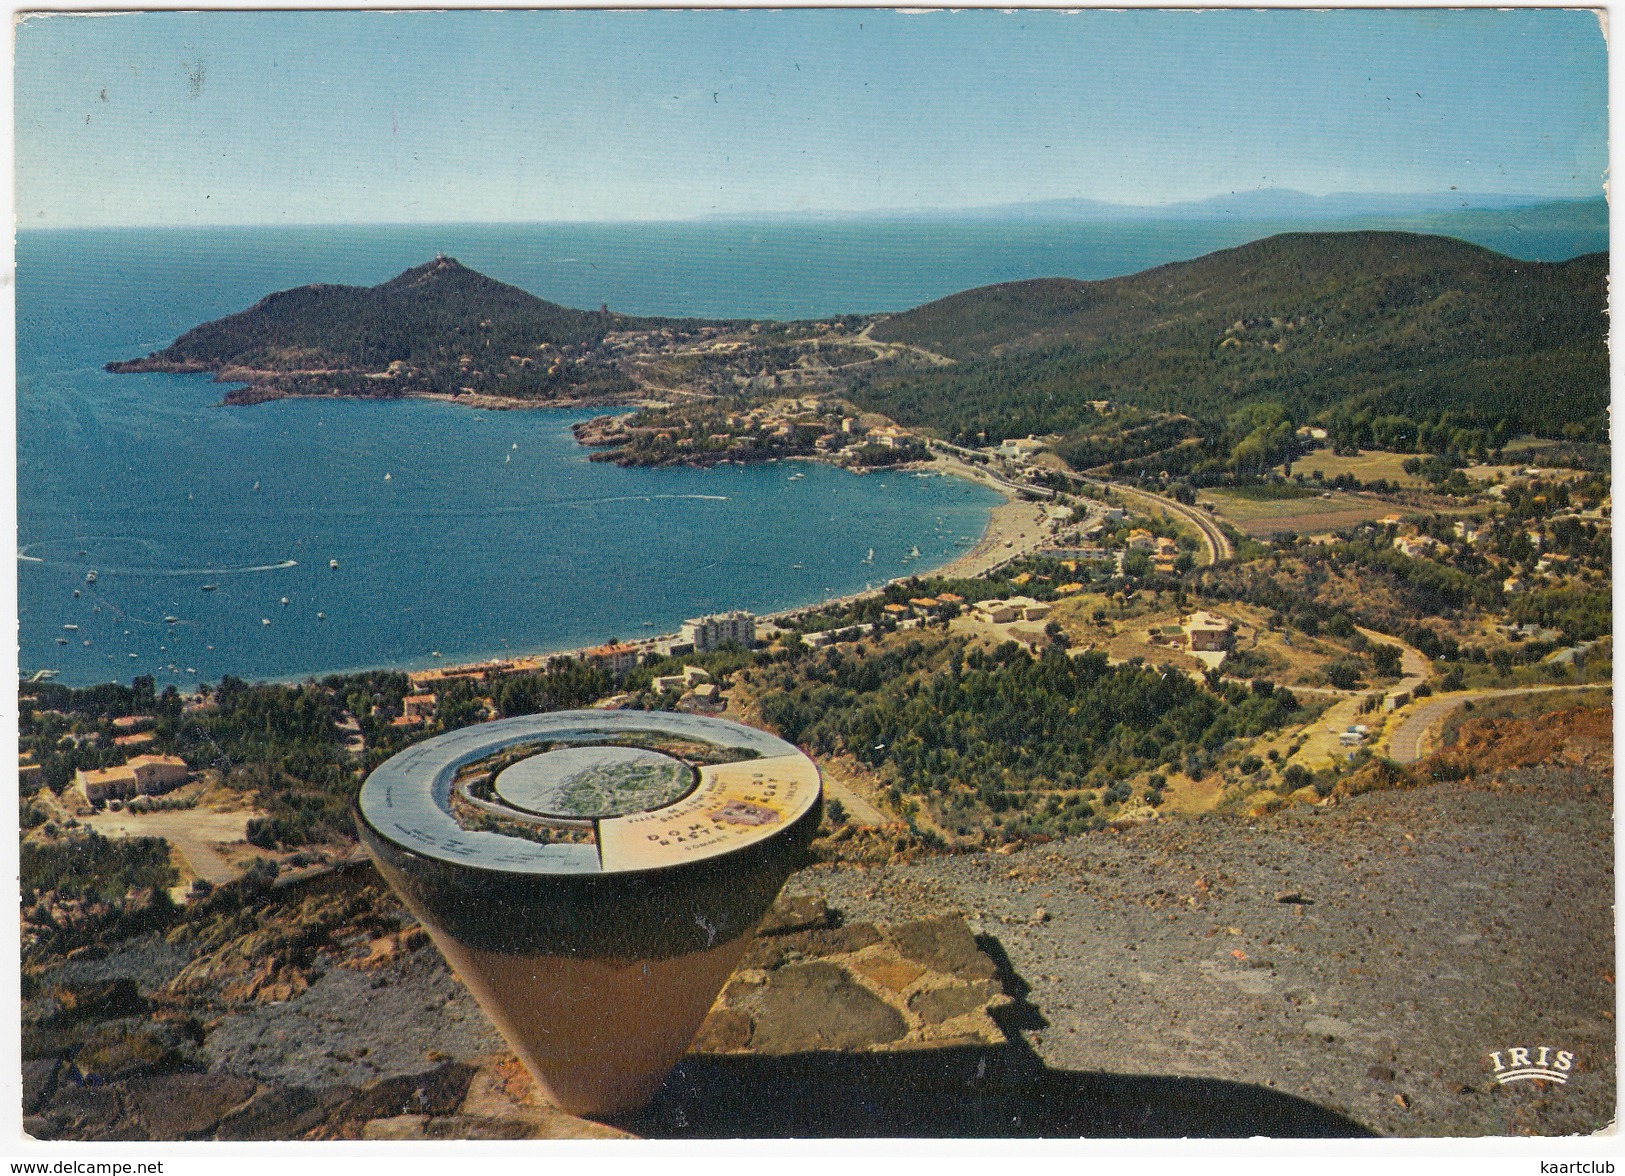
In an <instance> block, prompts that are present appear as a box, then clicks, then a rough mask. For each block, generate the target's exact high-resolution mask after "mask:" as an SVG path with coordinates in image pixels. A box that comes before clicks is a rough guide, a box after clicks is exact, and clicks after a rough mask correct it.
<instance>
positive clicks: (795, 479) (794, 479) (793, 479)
mask: <svg viewBox="0 0 1625 1176" xmlns="http://www.w3.org/2000/svg"><path fill="white" fill-rule="evenodd" d="M806 476H807V475H806V474H803V473H801V472H799V471H797V472H796V473H793V474H791V475H790V476H789V477H788V478H786V479H785V481H787V482H799V481H800V480H801V479H802V478H805V477H806Z"/></svg>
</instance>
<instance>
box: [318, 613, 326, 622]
mask: <svg viewBox="0 0 1625 1176" xmlns="http://www.w3.org/2000/svg"><path fill="white" fill-rule="evenodd" d="M316 619H317V620H318V621H325V620H326V619H327V614H326V613H324V612H319V613H317V614H316Z"/></svg>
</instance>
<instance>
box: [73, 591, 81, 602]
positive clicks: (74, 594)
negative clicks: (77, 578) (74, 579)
mask: <svg viewBox="0 0 1625 1176" xmlns="http://www.w3.org/2000/svg"><path fill="white" fill-rule="evenodd" d="M79 597H80V592H79V589H77V588H75V589H74V590H73V598H74V599H75V600H78V599H79Z"/></svg>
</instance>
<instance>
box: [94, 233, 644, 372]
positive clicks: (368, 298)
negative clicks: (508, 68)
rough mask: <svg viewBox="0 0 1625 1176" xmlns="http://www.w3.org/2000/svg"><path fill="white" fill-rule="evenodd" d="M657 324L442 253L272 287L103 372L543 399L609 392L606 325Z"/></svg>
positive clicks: (624, 327)
mask: <svg viewBox="0 0 1625 1176" xmlns="http://www.w3.org/2000/svg"><path fill="white" fill-rule="evenodd" d="M664 321H665V320H656V319H635V318H628V317H626V316H624V315H618V314H613V313H611V312H609V311H607V310H601V311H584V310H573V309H571V308H569V307H565V306H559V305H557V304H555V303H552V302H547V301H544V300H543V299H540V298H537V297H536V296H535V295H532V294H529V293H527V292H525V291H524V290H521V289H519V288H517V287H515V286H509V285H506V284H504V283H502V282H498V281H496V280H494V279H492V278H488V277H486V276H485V275H483V274H480V273H476V272H475V271H474V270H471V269H469V268H467V267H466V266H464V265H462V264H460V263H459V262H457V261H456V260H455V259H453V258H449V257H438V258H436V259H435V260H434V261H431V262H428V263H427V264H425V265H420V266H416V267H414V268H412V269H409V270H407V271H405V272H404V273H402V274H400V275H399V276H397V277H395V278H392V279H390V280H389V281H387V282H384V283H382V284H381V285H377V286H371V287H360V286H337V285H312V286H300V287H298V288H297V289H293V290H283V291H280V292H278V293H275V294H270V295H267V296H266V297H265V298H262V299H260V301H259V302H257V303H255V304H254V305H253V306H251V307H249V308H248V309H247V310H244V311H241V312H240V313H238V314H233V315H228V316H226V317H225V318H222V319H216V320H215V321H213V322H209V323H204V324H203V325H202V326H199V327H194V328H193V329H192V330H190V331H187V332H186V333H185V334H184V335H182V336H181V337H180V338H178V339H176V340H175V342H174V343H172V344H170V345H169V346H168V347H166V348H164V349H163V350H162V351H157V352H154V353H153V354H152V355H150V356H148V357H146V358H145V359H140V360H132V361H128V362H126V363H114V364H109V365H108V369H109V370H110V371H154V370H204V371H219V370H220V369H222V368H227V367H235V368H246V369H251V370H253V371H256V372H271V373H297V374H295V375H291V376H284V377H282V378H280V379H277V380H275V385H276V387H277V388H278V389H280V390H282V391H299V392H343V393H349V394H362V395H390V394H392V392H393V391H394V390H396V389H405V388H410V389H411V390H414V391H433V392H447V393H456V392H458V391H461V390H472V391H475V392H482V393H492V394H500V395H505V396H515V397H520V398H534V399H541V400H545V399H549V398H552V397H554V396H558V395H564V394H570V395H580V394H583V393H605V392H611V391H614V390H615V389H614V388H613V387H611V386H610V385H612V384H613V383H615V382H616V381H618V380H620V379H621V377H620V376H619V375H618V373H616V372H614V370H613V369H611V368H607V367H606V366H605V365H602V364H586V363H583V362H582V361H583V360H585V359H587V358H589V356H590V353H591V352H592V350H593V349H595V348H597V347H598V346H599V345H600V344H601V343H602V342H603V340H604V337H605V336H606V335H607V334H609V333H610V332H613V331H625V330H632V329H640V328H646V327H651V326H658V325H661V324H662V323H663V322H664ZM392 365H394V370H393V372H391V370H390V369H391V366H392ZM382 373H389V374H388V377H387V378H383V377H382V375H381V374H382ZM261 382H262V383H269V382H270V381H269V380H265V379H262V380H261Z"/></svg>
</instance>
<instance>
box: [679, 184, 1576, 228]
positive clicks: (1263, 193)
mask: <svg viewBox="0 0 1625 1176" xmlns="http://www.w3.org/2000/svg"><path fill="white" fill-rule="evenodd" d="M1512 210H1528V211H1529V212H1530V213H1532V214H1534V215H1536V216H1539V217H1566V218H1568V219H1573V218H1574V217H1576V216H1580V217H1584V218H1586V219H1587V220H1588V221H1591V220H1595V219H1599V218H1600V220H1601V223H1603V224H1606V223H1607V216H1608V203H1607V200H1606V198H1605V197H1604V196H1603V195H1602V194H1601V193H1598V194H1597V195H1595V196H1589V197H1582V198H1577V199H1553V198H1552V197H1550V196H1535V195H1508V194H1502V193H1469V192H1454V191H1452V192H1334V193H1331V194H1329V195H1325V196H1313V195H1310V194H1308V193H1306V192H1297V191H1293V190H1292V189H1290V188H1261V189H1258V190H1255V191H1249V192H1231V193H1228V194H1225V195H1220V196H1210V197H1207V198H1205V199H1202V200H1186V201H1177V202H1173V203H1168V204H1113V203H1110V202H1107V201H1103V200H1089V199H1084V198H1081V197H1076V198H1065V199H1059V200H1030V201H1022V202H1019V203H1010V204H990V205H982V206H976V207H970V208H909V209H881V210H873V211H864V212H808V213H780V212H775V213H770V214H769V213H763V214H760V216H750V215H743V214H741V215H727V216H714V217H709V218H706V219H709V220H754V219H762V220H775V221H783V220H866V221H877V220H878V221H886V220H902V221H938V222H942V221H949V222H955V221H970V222H977V221H1018V222H1019V221H1060V222H1067V221H1077V222H1084V223H1109V222H1115V221H1148V222H1155V221H1227V220H1241V221H1282V220H1289V221H1342V220H1350V219H1364V218H1369V217H1383V218H1393V217H1400V218H1409V217H1431V216H1440V215H1450V214H1462V213H1473V212H1492V213H1504V212H1509V211H1512Z"/></svg>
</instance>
